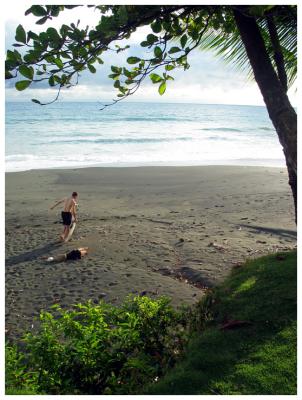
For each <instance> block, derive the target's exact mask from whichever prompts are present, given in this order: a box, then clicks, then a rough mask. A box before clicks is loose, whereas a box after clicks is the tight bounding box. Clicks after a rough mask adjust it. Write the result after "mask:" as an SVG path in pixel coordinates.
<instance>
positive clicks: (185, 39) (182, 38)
mask: <svg viewBox="0 0 302 400" xmlns="http://www.w3.org/2000/svg"><path fill="white" fill-rule="evenodd" d="M187 41H188V37H187V35H186V34H185V35H183V36H182V37H181V38H180V44H181V47H182V48H184V47H185V45H186V43H187Z"/></svg>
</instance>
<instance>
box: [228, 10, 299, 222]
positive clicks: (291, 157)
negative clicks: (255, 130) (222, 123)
mask: <svg viewBox="0 0 302 400" xmlns="http://www.w3.org/2000/svg"><path fill="white" fill-rule="evenodd" d="M242 11H243V12H241V11H240V10H238V8H237V9H236V10H235V11H234V17H235V21H236V24H237V27H238V29H239V32H240V36H241V39H242V41H243V44H244V46H245V49H246V52H247V56H248V58H249V61H250V63H251V66H252V68H253V72H254V75H255V80H256V82H257V84H258V86H259V88H260V91H261V93H262V96H263V99H264V102H265V104H266V107H267V110H268V114H269V116H270V119H271V120H272V123H273V125H274V127H275V129H276V131H277V134H278V137H279V141H280V143H281V145H282V147H283V152H284V155H285V160H286V165H287V170H288V176H289V184H290V186H291V190H292V193H293V197H294V205H295V221H296V222H297V114H296V112H295V110H294V108H293V107H292V105H291V104H290V102H289V100H288V97H287V94H286V91H285V90H284V88H283V87H282V84H281V83H280V81H279V79H278V77H277V74H276V72H275V70H274V68H273V66H272V63H271V60H270V58H269V55H268V53H267V51H266V48H265V44H264V41H263V38H262V36H261V33H260V30H259V28H258V26H257V23H256V20H255V19H254V18H253V17H249V16H247V15H246V14H244V9H242Z"/></svg>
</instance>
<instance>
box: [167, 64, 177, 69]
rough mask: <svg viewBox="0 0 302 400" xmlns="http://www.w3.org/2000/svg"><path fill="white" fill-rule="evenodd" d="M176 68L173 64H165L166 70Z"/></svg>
mask: <svg viewBox="0 0 302 400" xmlns="http://www.w3.org/2000/svg"><path fill="white" fill-rule="evenodd" d="M174 68H175V67H174V65H171V64H169V65H166V66H165V70H166V71H172V69H174Z"/></svg>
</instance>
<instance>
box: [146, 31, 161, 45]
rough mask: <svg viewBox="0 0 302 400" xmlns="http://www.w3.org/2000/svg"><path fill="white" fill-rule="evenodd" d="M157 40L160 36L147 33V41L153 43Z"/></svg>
mask: <svg viewBox="0 0 302 400" xmlns="http://www.w3.org/2000/svg"><path fill="white" fill-rule="evenodd" d="M157 40H158V37H157V36H155V35H153V33H150V34H149V35H147V42H148V43H149V44H153V43H155V42H157Z"/></svg>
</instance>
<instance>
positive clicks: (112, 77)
mask: <svg viewBox="0 0 302 400" xmlns="http://www.w3.org/2000/svg"><path fill="white" fill-rule="evenodd" d="M119 76H120V74H110V75H108V78H111V79H118V78H119Z"/></svg>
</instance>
